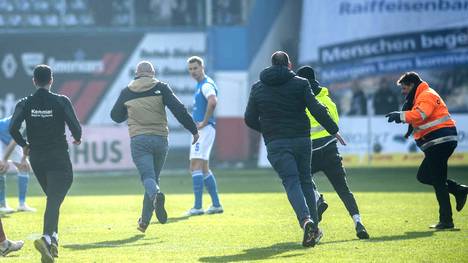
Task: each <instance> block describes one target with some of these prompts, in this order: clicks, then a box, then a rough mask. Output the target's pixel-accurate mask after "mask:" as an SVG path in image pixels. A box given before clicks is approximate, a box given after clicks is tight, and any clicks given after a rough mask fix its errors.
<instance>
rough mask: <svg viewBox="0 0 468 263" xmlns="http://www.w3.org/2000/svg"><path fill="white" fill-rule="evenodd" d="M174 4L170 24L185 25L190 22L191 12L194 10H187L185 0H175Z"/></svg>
mask: <svg viewBox="0 0 468 263" xmlns="http://www.w3.org/2000/svg"><path fill="white" fill-rule="evenodd" d="M175 2H176V4H175V5H173V6H172V25H174V26H185V25H189V24H192V22H193V21H192V15H191V13H192V12H196V10H193V9H192V10H189V8H188V1H187V0H176V1H175Z"/></svg>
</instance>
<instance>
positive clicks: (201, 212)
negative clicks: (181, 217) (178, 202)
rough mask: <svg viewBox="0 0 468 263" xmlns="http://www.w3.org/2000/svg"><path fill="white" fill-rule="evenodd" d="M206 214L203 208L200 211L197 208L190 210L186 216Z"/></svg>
mask: <svg viewBox="0 0 468 263" xmlns="http://www.w3.org/2000/svg"><path fill="white" fill-rule="evenodd" d="M204 213H205V211H203V209H202V208H200V209H197V208H190V210H188V211H187V213H185V215H186V216H199V215H203V214H204Z"/></svg>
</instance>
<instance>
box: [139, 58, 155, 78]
mask: <svg viewBox="0 0 468 263" xmlns="http://www.w3.org/2000/svg"><path fill="white" fill-rule="evenodd" d="M154 74H155V72H154V67H153V64H151V62H149V61H141V62H140V63H138V65H137V68H136V71H135V75H136V76H137V77H154Z"/></svg>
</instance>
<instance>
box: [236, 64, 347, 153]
mask: <svg viewBox="0 0 468 263" xmlns="http://www.w3.org/2000/svg"><path fill="white" fill-rule="evenodd" d="M306 108H307V109H308V110H309V111H310V113H311V114H312V116H314V117H315V119H316V120H317V121H318V122H319V123H320V124H321V125H322V126H323V127H324V128H325V129H326V130H327V131H328V132H329V133H330V134H336V133H337V132H338V126H337V125H336V123H335V122H334V121H333V120H332V119H331V117H330V116H329V115H328V112H327V109H326V108H325V107H324V106H323V105H322V104H320V103H319V102H318V101H317V99H316V98H315V96H314V94H313V92H312V89H311V87H310V85H309V82H308V81H307V80H306V79H304V78H300V77H298V76H296V74H294V72H293V71H291V70H289V69H288V68H287V67H284V66H271V67H268V68H266V69H264V70H263V71H262V72H261V73H260V81H258V82H257V83H255V84H254V85H253V86H252V89H251V91H250V97H249V102H248V104H247V109H246V111H245V115H244V119H245V123H246V124H247V126H249V127H250V128H252V129H254V130H256V131H258V132H261V133H262V134H263V137H264V139H265V143H266V144H268V142H270V141H272V140H275V139H285V138H297V137H306V138H307V137H309V135H310V122H309V118H308V117H307V115H306V111H305V109H306Z"/></svg>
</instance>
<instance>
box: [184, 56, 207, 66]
mask: <svg viewBox="0 0 468 263" xmlns="http://www.w3.org/2000/svg"><path fill="white" fill-rule="evenodd" d="M195 62H196V63H198V65H200V66H202V67H204V66H205V62H204V61H203V59H202V58H201V57H199V56H192V57H189V58H188V59H187V63H195Z"/></svg>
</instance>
